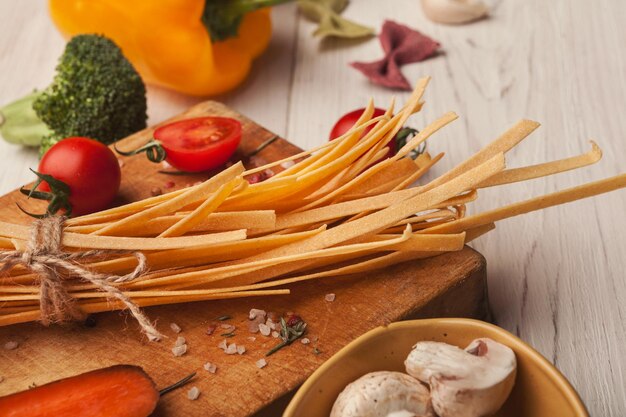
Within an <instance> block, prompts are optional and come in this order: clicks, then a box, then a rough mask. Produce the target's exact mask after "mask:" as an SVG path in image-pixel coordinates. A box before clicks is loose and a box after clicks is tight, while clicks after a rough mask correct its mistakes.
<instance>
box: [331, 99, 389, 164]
mask: <svg viewBox="0 0 626 417" xmlns="http://www.w3.org/2000/svg"><path fill="white" fill-rule="evenodd" d="M364 111H365V108H362V109H356V110H353V111H351V112H349V113H346V114H344V115H343V116H341V118H340V119H339V120H337V123H335V125H334V126H333V128H332V130H331V131H330V137H329V140H333V139H337V138H338V137H339V136H341V135H343V134H344V133H346V132H347V131H348V130H350V129H352V127H353V126H354V125H355V124H356V122H357V121H358V120H359V117H361V115H362V114H363V112H364ZM384 114H385V110H383V109H379V108H378V107H376V108H374V114H372V117H379V116H382V115H384ZM374 126H376V124H371V125H369V126H368V127H366V128H365V130H363V133H362V134H361V137H363V136H365V135H366V134H367V133H369V131H370V130H372V129H373V128H374ZM387 148H389V152H387V155H385V158H383V159H386V158H389V157H391V156H393V155H395V154H396V152H397V149H396V141H395V140H392V141H390V142H389V143H388V144H387Z"/></svg>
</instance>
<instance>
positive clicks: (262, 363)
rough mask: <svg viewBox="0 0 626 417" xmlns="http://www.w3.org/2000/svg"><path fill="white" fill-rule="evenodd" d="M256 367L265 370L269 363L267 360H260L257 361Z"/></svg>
mask: <svg viewBox="0 0 626 417" xmlns="http://www.w3.org/2000/svg"><path fill="white" fill-rule="evenodd" d="M256 366H257V368H259V369H262V368H265V367H266V366H267V361H266V360H265V359H259V360H258V361H256Z"/></svg>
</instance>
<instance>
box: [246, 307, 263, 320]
mask: <svg viewBox="0 0 626 417" xmlns="http://www.w3.org/2000/svg"><path fill="white" fill-rule="evenodd" d="M266 315H267V313H266V312H265V310H259V309H258V308H253V309H251V310H250V314H249V315H248V318H249V319H250V320H254V319H256V318H257V316H262V317H263V318H265V316H266Z"/></svg>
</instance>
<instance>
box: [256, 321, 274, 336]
mask: <svg viewBox="0 0 626 417" xmlns="http://www.w3.org/2000/svg"><path fill="white" fill-rule="evenodd" d="M259 331H260V332H261V334H262V335H263V336H269V335H270V333H271V332H272V329H270V326H268V325H267V324H264V323H261V324H259Z"/></svg>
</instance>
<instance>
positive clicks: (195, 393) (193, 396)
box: [187, 387, 200, 401]
mask: <svg viewBox="0 0 626 417" xmlns="http://www.w3.org/2000/svg"><path fill="white" fill-rule="evenodd" d="M199 396H200V390H199V389H198V387H191V389H190V390H189V391H187V398H189V399H190V400H191V401H193V400H197V399H198V397H199Z"/></svg>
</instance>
